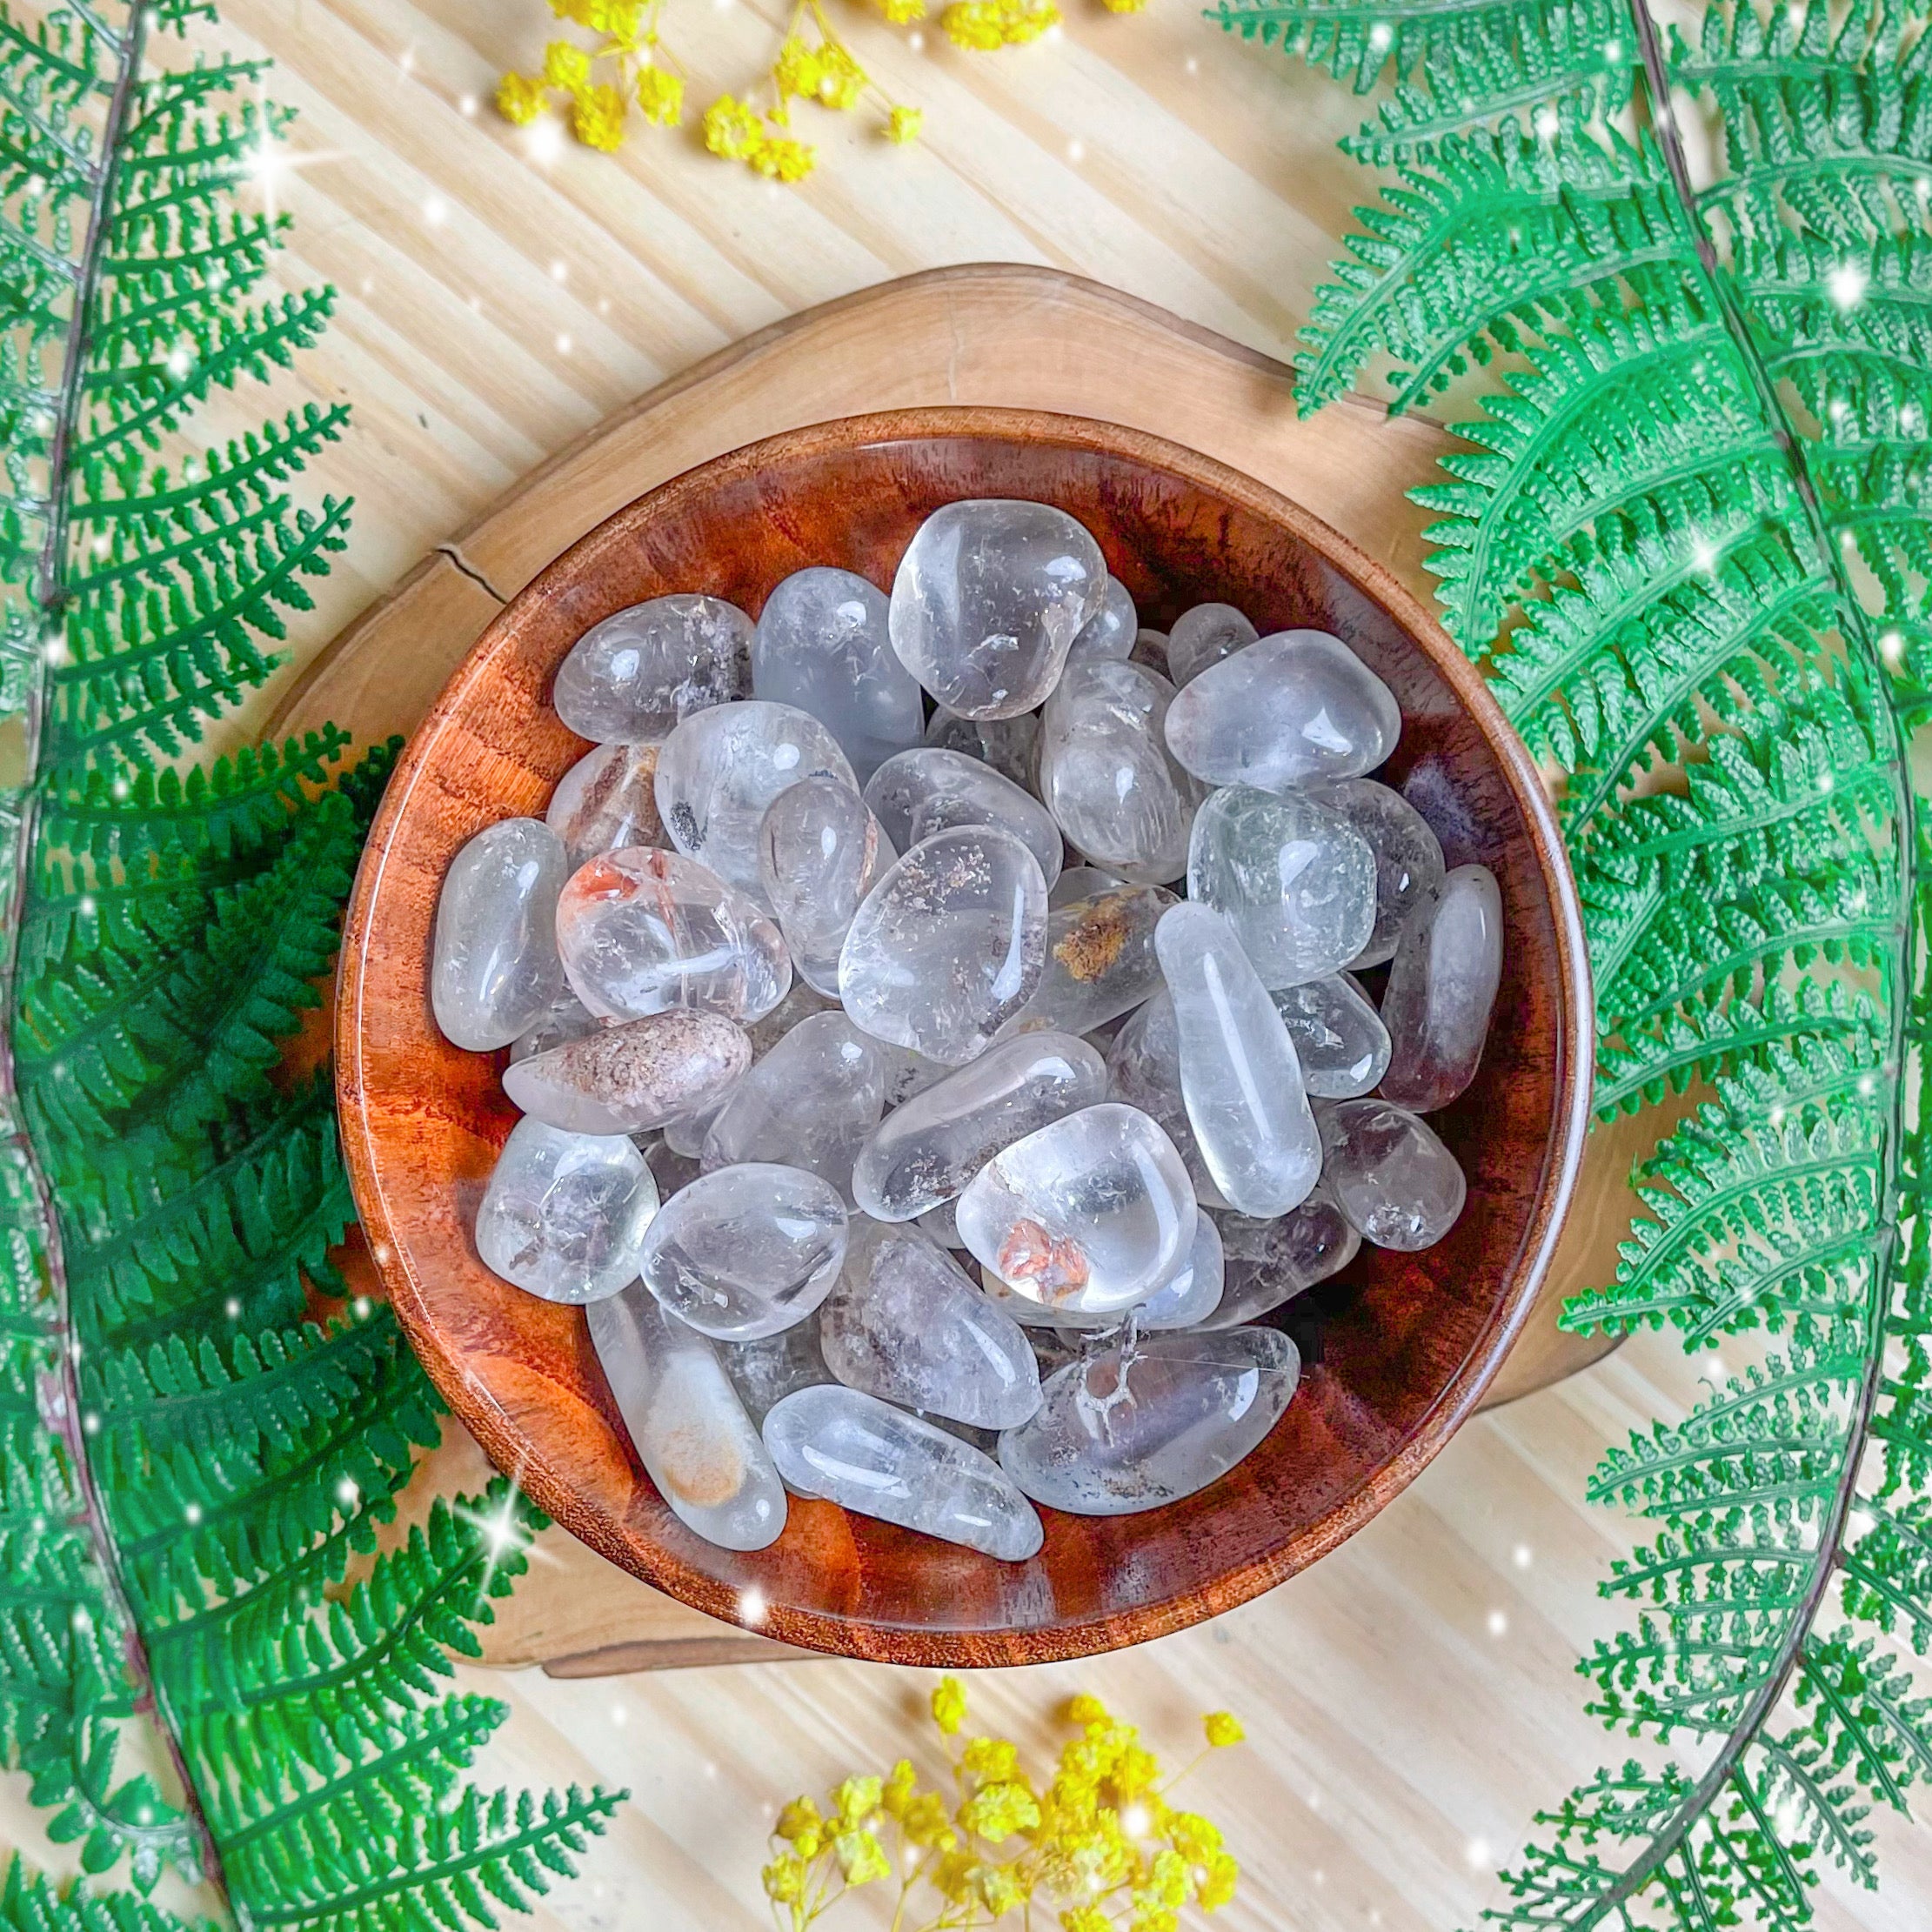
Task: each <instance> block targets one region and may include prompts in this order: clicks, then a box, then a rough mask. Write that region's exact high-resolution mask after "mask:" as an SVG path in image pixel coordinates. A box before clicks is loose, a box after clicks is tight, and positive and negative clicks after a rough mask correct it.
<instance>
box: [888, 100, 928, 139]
mask: <svg viewBox="0 0 1932 1932" xmlns="http://www.w3.org/2000/svg"><path fill="white" fill-rule="evenodd" d="M925 124H926V116H925V115H924V113H922V112H921V111H920V110H919V109H918V108H916V107H895V108H894V109H893V110H892V117H891V118H890V119H889V120H887V122H886V139H887V140H888V141H896V142H898V144H899V146H901V147H905V146H906V145H907V144H909V143H911V142H913V141H916V140H918V139H919V130H920V129H921V128H922V127H924V126H925Z"/></svg>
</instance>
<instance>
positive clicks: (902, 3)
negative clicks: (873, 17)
mask: <svg viewBox="0 0 1932 1932" xmlns="http://www.w3.org/2000/svg"><path fill="white" fill-rule="evenodd" d="M879 11H880V12H881V13H883V14H884V15H885V16H886V18H887V19H888V20H889V21H891V22H892V24H893V25H894V26H895V27H910V26H911V25H912V24H913V22H914V21H915V20H923V19H925V18H926V0H879Z"/></svg>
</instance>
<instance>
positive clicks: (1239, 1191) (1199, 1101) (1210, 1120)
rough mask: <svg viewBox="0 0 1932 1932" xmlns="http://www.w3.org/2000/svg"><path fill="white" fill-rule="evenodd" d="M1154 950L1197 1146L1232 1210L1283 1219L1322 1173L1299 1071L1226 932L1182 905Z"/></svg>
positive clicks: (1223, 925)
mask: <svg viewBox="0 0 1932 1932" xmlns="http://www.w3.org/2000/svg"><path fill="white" fill-rule="evenodd" d="M1154 944H1155V946H1157V947H1158V948H1159V950H1160V965H1161V970H1162V971H1163V972H1164V973H1166V974H1167V991H1168V993H1169V995H1170V996H1171V997H1172V999H1173V1003H1174V1021H1175V1025H1176V1026H1177V1027H1178V1028H1179V1030H1180V1091H1181V1097H1182V1098H1183V1100H1186V1102H1187V1118H1188V1120H1189V1121H1190V1122H1192V1124H1193V1129H1194V1141H1195V1145H1196V1146H1199V1147H1200V1152H1201V1158H1202V1159H1203V1160H1205V1161H1206V1162H1207V1171H1208V1172H1209V1173H1211V1174H1213V1177H1214V1185H1215V1186H1216V1187H1218V1188H1219V1189H1220V1192H1221V1194H1222V1196H1223V1198H1224V1199H1225V1200H1227V1203H1228V1205H1229V1206H1230V1207H1233V1208H1235V1209H1237V1210H1239V1211H1240V1213H1244V1214H1285V1213H1287V1211H1288V1210H1289V1208H1291V1207H1297V1206H1299V1205H1300V1203H1301V1202H1302V1201H1304V1200H1307V1198H1308V1191H1309V1189H1310V1188H1312V1187H1314V1184H1315V1182H1316V1181H1317V1180H1319V1179H1320V1174H1321V1135H1320V1130H1319V1129H1318V1128H1317V1127H1316V1126H1315V1120H1314V1113H1313V1112H1312V1111H1311V1109H1310V1108H1309V1106H1308V1095H1307V1088H1306V1087H1305V1086H1303V1084H1302V1079H1301V1066H1300V1061H1299V1060H1297V1059H1296V1058H1295V1052H1294V1042H1293V1041H1292V1040H1290V1039H1289V1038H1288V1030H1287V1027H1286V1026H1283V1025H1282V1023H1281V1016H1280V1013H1277V1012H1276V1011H1275V1010H1274V1001H1273V1000H1272V999H1269V998H1268V993H1267V987H1266V986H1263V985H1262V984H1261V982H1260V978H1259V977H1258V976H1257V975H1256V973H1255V971H1254V968H1253V966H1250V965H1249V964H1248V960H1247V954H1246V953H1243V952H1242V950H1241V946H1240V940H1239V939H1236V938H1235V936H1234V931H1233V927H1232V926H1230V925H1229V924H1228V922H1227V920H1226V919H1223V918H1222V917H1221V916H1220V913H1216V912H1214V911H1213V910H1212V909H1211V908H1210V907H1208V906H1200V905H1196V904H1195V903H1193V901H1192V900H1184V901H1183V902H1182V903H1181V904H1180V905H1179V906H1172V907H1170V908H1169V909H1168V911H1167V913H1163V914H1162V916H1161V920H1160V929H1159V930H1158V931H1157V932H1156V933H1155V934H1154Z"/></svg>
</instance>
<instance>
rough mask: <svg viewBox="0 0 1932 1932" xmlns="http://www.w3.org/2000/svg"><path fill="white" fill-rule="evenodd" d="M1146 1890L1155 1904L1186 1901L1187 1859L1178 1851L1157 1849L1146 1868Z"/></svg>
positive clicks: (1173, 1903)
mask: <svg viewBox="0 0 1932 1932" xmlns="http://www.w3.org/2000/svg"><path fill="white" fill-rule="evenodd" d="M1146 1894H1147V1895H1148V1897H1149V1898H1151V1899H1152V1900H1153V1902H1155V1903H1156V1904H1157V1905H1185V1904H1186V1903H1187V1860H1186V1859H1184V1858H1183V1857H1182V1856H1181V1855H1180V1853H1179V1852H1178V1851H1158V1852H1156V1853H1155V1854H1154V1855H1153V1864H1151V1865H1150V1866H1149V1867H1148V1868H1147V1882H1146Z"/></svg>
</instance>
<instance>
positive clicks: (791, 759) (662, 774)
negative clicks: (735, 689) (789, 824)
mask: <svg viewBox="0 0 1932 1932" xmlns="http://www.w3.org/2000/svg"><path fill="white" fill-rule="evenodd" d="M821 778H833V779H843V780H844V781H845V782H846V784H847V785H849V786H851V787H852V790H853V791H855V792H856V791H857V790H858V789H859V781H858V779H855V778H854V777H853V776H852V766H851V765H850V764H849V763H847V761H846V754H845V753H844V752H842V751H840V750H839V741H838V739H835V738H834V737H833V736H832V733H831V732H828V731H827V730H826V728H825V726H824V725H821V724H820V723H819V720H818V719H816V718H813V717H812V715H811V714H810V713H809V712H802V711H799V709H798V708H797V707H796V706H795V705H772V704H762V703H759V702H756V701H753V702H752V703H749V704H743V705H719V707H718V708H717V709H716V710H715V711H701V712H698V713H697V714H696V715H695V716H693V717H691V718H688V719H685V722H684V723H683V724H681V725H679V727H678V728H677V730H676V731H674V732H672V734H671V736H670V737H669V738H667V739H665V741H664V746H663V748H662V750H660V751H659V752H658V776H657V781H656V786H657V799H658V817H659V818H660V819H663V820H664V828H665V832H666V833H667V834H668V835H669V837H670V839H671V842H672V845H674V846H676V847H677V848H678V850H679V852H683V853H684V854H685V857H686V858H690V859H700V860H702V861H703V863H704V864H705V865H706V866H709V867H710V868H711V869H712V872H716V873H717V874H718V876H719V878H720V879H723V880H724V881H725V884H726V885H727V886H736V887H737V888H738V890H739V892H745V893H747V894H748V895H749V896H750V897H751V898H752V899H756V900H758V901H759V902H760V903H762V902H763V899H764V896H765V887H764V885H763V883H762V881H761V880H760V879H759V869H758V867H759V839H758V831H759V825H760V824H761V823H762V822H763V820H764V818H765V807H766V806H769V805H770V804H771V802H772V799H775V798H777V797H778V795H779V792H783V791H784V790H785V789H786V787H787V786H793V785H797V784H799V783H800V782H801V781H803V780H804V779H821Z"/></svg>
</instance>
